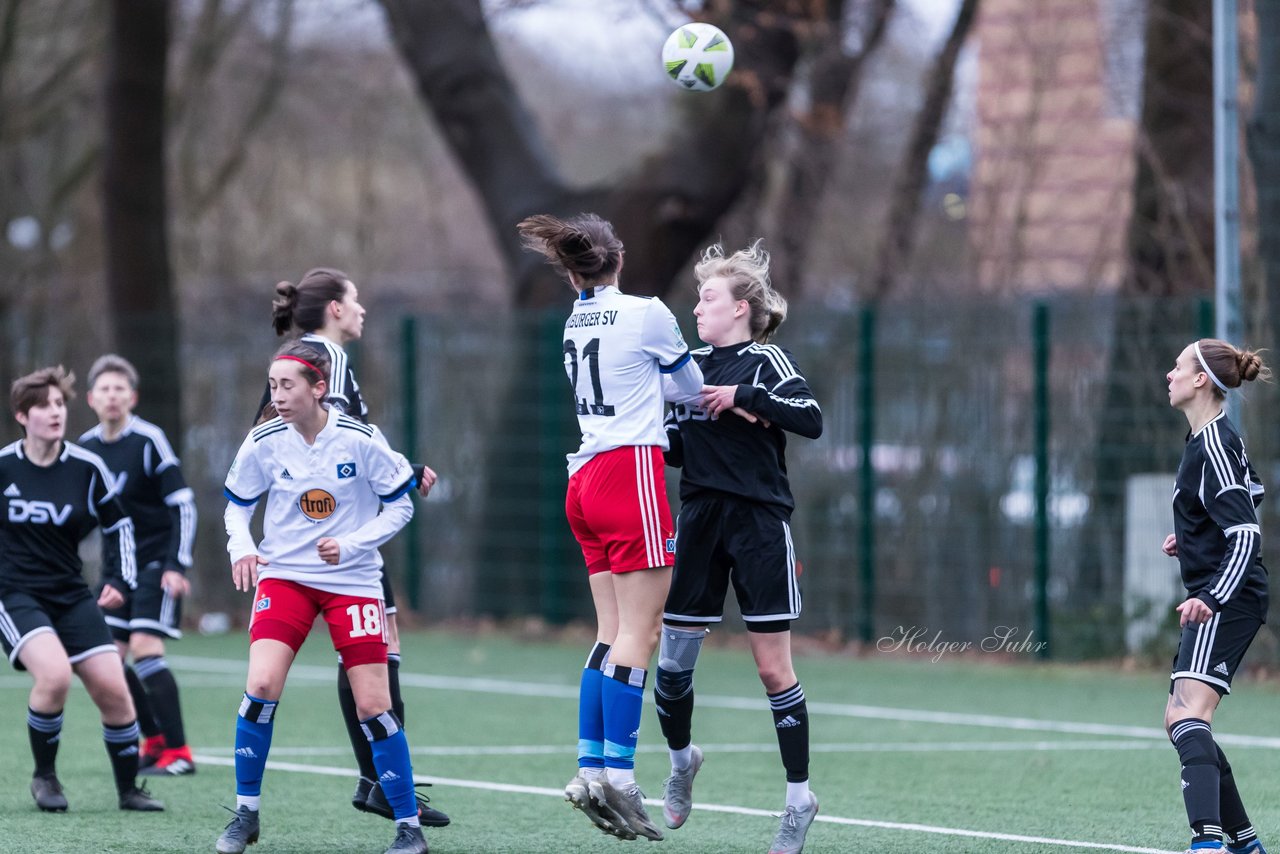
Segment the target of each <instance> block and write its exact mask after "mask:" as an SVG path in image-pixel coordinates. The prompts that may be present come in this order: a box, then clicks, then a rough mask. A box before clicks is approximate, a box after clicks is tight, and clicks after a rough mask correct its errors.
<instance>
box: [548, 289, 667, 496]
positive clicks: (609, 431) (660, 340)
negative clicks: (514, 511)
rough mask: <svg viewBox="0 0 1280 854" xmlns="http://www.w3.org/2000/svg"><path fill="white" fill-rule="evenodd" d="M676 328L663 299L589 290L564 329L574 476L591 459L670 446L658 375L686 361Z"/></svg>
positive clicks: (616, 291) (571, 461)
mask: <svg viewBox="0 0 1280 854" xmlns="http://www.w3.org/2000/svg"><path fill="white" fill-rule="evenodd" d="M689 361H690V360H689V348H688V347H687V346H685V343H684V336H682V335H681V334H680V325H679V324H678V323H676V319H675V316H674V315H673V314H672V313H671V310H670V309H668V308H667V307H666V305H664V304H663V302H662V300H660V299H657V298H654V297H637V296H631V295H629V294H624V293H622V292H621V291H619V290H618V289H617V287H615V286H613V285H609V286H606V287H599V288H587V289H586V290H584V291H582V293H581V294H579V296H578V299H576V300H575V301H574V304H573V313H572V314H570V315H569V319H568V320H567V321H565V324H564V367H565V371H566V372H567V373H568V375H569V383H570V385H572V386H573V399H574V405H575V409H577V412H578V426H579V427H580V428H581V430H582V446H581V447H580V448H579V449H578V450H577V451H576V452H575V453H572V454H569V455H568V459H569V474H573V473H574V472H575V471H577V470H578V469H579V468H581V467H582V466H583V465H585V464H586V463H587V461H588V460H590V459H591V458H592V457H593V456H595V455H596V454H599V453H602V452H604V451H609V450H612V449H614V448H621V447H626V446H629V445H656V446H658V447H660V448H662V449H663V450H666V448H667V436H666V431H665V430H664V429H663V426H662V419H663V414H664V413H663V408H664V406H663V399H662V374H665V373H672V372H675V371H678V370H680V369H682V368H684V367H685V365H686V364H688V363H689Z"/></svg>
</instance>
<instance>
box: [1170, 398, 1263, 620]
mask: <svg viewBox="0 0 1280 854" xmlns="http://www.w3.org/2000/svg"><path fill="white" fill-rule="evenodd" d="M1262 496H1263V487H1262V483H1261V482H1260V481H1259V480H1258V476H1257V474H1256V473H1254V470H1253V466H1251V465H1250V464H1249V458H1248V456H1246V455H1245V450H1244V441H1243V440H1242V439H1241V438H1240V435H1239V434H1238V433H1236V430H1235V427H1234V426H1232V424H1231V422H1230V421H1229V420H1228V419H1227V417H1226V413H1220V414H1219V415H1218V417H1217V418H1214V419H1213V420H1212V421H1210V422H1209V423H1208V424H1206V425H1205V426H1204V427H1202V428H1200V430H1199V432H1196V433H1189V434H1188V435H1187V446H1186V449H1185V450H1183V452H1182V462H1181V463H1180V464H1179V465H1178V479H1177V481H1176V482H1175V487H1174V492H1173V532H1174V536H1176V537H1177V540H1178V564H1179V566H1180V567H1181V569H1182V583H1183V585H1184V586H1186V588H1187V592H1188V593H1189V594H1190V595H1192V596H1195V597H1198V598H1199V599H1202V600H1203V601H1204V602H1205V604H1206V605H1208V606H1209V607H1210V608H1212V609H1213V610H1214V611H1215V612H1217V611H1220V610H1222V606H1223V605H1224V604H1226V603H1227V601H1228V600H1231V599H1235V598H1239V599H1246V598H1252V601H1254V602H1257V601H1259V599H1258V597H1261V601H1265V597H1266V593H1267V570H1266V568H1265V567H1263V565H1262V554H1261V549H1262V538H1261V535H1260V532H1259V528H1258V515H1257V512H1256V507H1257V505H1258V504H1259V503H1260V502H1261V501H1262ZM1251 594H1252V596H1251Z"/></svg>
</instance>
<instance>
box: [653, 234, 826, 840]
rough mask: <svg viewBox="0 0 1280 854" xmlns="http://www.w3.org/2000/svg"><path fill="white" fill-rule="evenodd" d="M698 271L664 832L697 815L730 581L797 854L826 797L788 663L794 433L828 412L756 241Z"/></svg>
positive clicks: (785, 827) (670, 646) (675, 443)
mask: <svg viewBox="0 0 1280 854" xmlns="http://www.w3.org/2000/svg"><path fill="white" fill-rule="evenodd" d="M694 274H695V276H696V277H697V280H698V303H697V306H696V307H695V308H694V312H693V313H694V316H695V317H696V318H697V321H698V337H699V338H701V339H702V340H703V341H705V342H706V343H707V344H710V345H711V346H710V347H704V348H702V349H699V350H695V351H694V352H693V357H694V359H695V360H697V362H698V364H699V366H700V367H701V368H702V374H703V377H704V381H705V382H706V383H707V385H706V386H705V387H704V388H703V390H702V396H701V400H700V402H698V403H696V404H677V405H676V406H675V407H673V409H672V411H671V413H670V414H669V415H668V418H667V433H668V435H669V436H670V438H671V449H670V451H669V452H668V453H667V462H668V463H670V464H671V465H675V466H683V472H682V474H681V477H680V502H681V506H680V516H679V519H678V520H677V525H676V530H677V536H676V564H675V572H674V575H673V577H672V580H671V593H670V595H669V596H668V597H667V603H666V607H665V610H664V613H663V625H662V644H661V650H660V652H659V653H658V678H657V679H656V680H655V685H654V701H655V703H656V705H657V709H658V720H659V722H660V724H661V726H662V732H663V735H665V736H666V739H667V747H668V750H669V751H670V754H671V776H670V777H669V778H668V779H667V781H666V783H665V784H664V792H663V816H664V818H665V819H666V824H667V827H670V828H678V827H680V826H681V825H683V824H684V822H685V820H686V819H687V818H688V817H689V811H690V809H691V807H692V803H693V778H694V776H695V775H696V774H697V773H698V769H699V768H701V767H702V758H703V757H702V751H701V750H700V749H699V748H698V747H697V746H696V745H694V744H693V743H692V719H693V670H694V666H695V664H696V663H697V660H698V653H699V651H700V650H701V649H702V641H703V638H704V637H705V635H706V633H707V632H708V631H709V627H710V626H711V625H713V624H715V623H718V622H720V620H721V619H722V617H723V615H724V600H725V595H726V594H727V592H728V587H729V583H730V582H732V583H733V590H734V593H735V595H736V596H737V600H738V606H739V609H740V610H741V612H742V617H743V620H744V621H745V622H746V625H747V637H748V638H749V639H750V642H751V652H752V655H753V656H754V657H755V660H756V669H757V671H758V672H759V675H760V681H761V682H762V683H763V684H764V690H765V693H766V694H767V695H768V699H769V706H770V708H771V709H772V711H773V723H774V728H775V731H776V733H777V737H778V747H779V750H780V751H781V754H782V764H783V768H784V769H785V771H786V777H787V792H786V809H785V811H784V812H783V814H782V822H781V824H780V826H779V828H778V832H777V834H776V836H775V837H774V840H773V844H772V846H771V847H770V849H769V850H770V852H771V854H798V852H800V851H801V850H802V849H803V848H804V841H805V836H806V834H807V833H808V829H809V825H810V824H812V823H813V819H814V817H815V816H816V815H817V812H818V799H817V797H816V796H815V795H814V794H813V793H812V792H811V791H809V714H808V710H807V707H806V704H805V696H804V689H803V688H802V687H801V686H800V681H799V680H798V679H797V678H796V673H795V670H794V668H793V666H792V661H791V622H792V621H793V620H795V619H798V618H799V616H800V586H799V582H798V579H797V578H796V556H795V547H794V545H793V543H792V540H791V526H790V521H791V513H792V511H793V510H794V509H795V501H794V499H793V498H792V496H791V487H790V484H789V482H788V480H787V463H786V447H787V439H786V433H787V432H791V433H795V434H797V435H799V436H804V437H805V438H808V439H816V438H818V437H819V436H820V435H822V410H821V409H819V407H818V402H817V401H816V400H814V397H813V393H812V392H811V391H810V390H809V386H808V384H807V383H806V382H805V379H804V376H803V375H802V374H801V373H800V369H799V368H798V367H796V363H795V359H793V358H792V356H791V354H790V353H789V352H788V351H787V350H785V349H783V348H782V347H779V346H777V345H774V344H770V343H769V341H770V339H771V338H772V337H773V334H774V333H775V332H776V331H777V329H778V326H779V325H780V324H781V323H782V321H783V320H784V319H785V318H786V316H787V303H786V300H784V299H783V298H782V297H781V296H779V295H778V293H777V292H776V291H774V289H773V288H772V287H771V285H770V283H769V255H768V253H767V252H765V251H764V249H763V248H762V247H761V245H760V241H756V242H755V243H753V244H752V245H751V246H750V248H748V249H744V250H741V251H738V252H734V253H733V254H732V255H729V256H727V257H726V255H725V253H724V250H723V249H722V248H721V247H720V246H719V245H716V246H712V247H711V248H709V249H708V250H707V251H706V252H704V253H703V256H702V260H701V262H700V263H699V264H698V265H697V266H696V267H695V268H694ZM728 413H733V414H728ZM744 415H745V416H747V417H739V416H744Z"/></svg>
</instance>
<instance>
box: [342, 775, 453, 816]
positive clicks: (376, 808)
mask: <svg viewBox="0 0 1280 854" xmlns="http://www.w3.org/2000/svg"><path fill="white" fill-rule="evenodd" d="M360 781H361V782H362V783H363V782H364V778H363V777H361V778H360ZM430 785H431V784H430V783H417V784H416V785H415V787H414V792H413V796H414V797H415V798H417V800H418V822H419V823H420V824H422V825H423V826H424V827H447V826H448V824H449V816H447V815H445V814H444V813H442V812H440V810H438V809H436V808H435V807H433V806H431V805H430V804H429V803H427V802H428V801H430V800H431V799H430V798H428V797H427V796H426V795H424V794H422V793H421V792H419V791H417V786H430ZM356 791H357V792H358V791H359V789H357V790H356ZM364 811H365V812H371V813H373V814H374V815H380V816H382V817H383V818H389V819H393V820H394V819H395V817H396V814H395V811H394V810H392V809H391V804H389V803H388V802H387V796H386V795H385V794H383V792H382V786H380V785H379V784H377V783H374V784H373V785H372V786H371V787H370V789H369V794H368V796H367V797H366V798H365V800H364Z"/></svg>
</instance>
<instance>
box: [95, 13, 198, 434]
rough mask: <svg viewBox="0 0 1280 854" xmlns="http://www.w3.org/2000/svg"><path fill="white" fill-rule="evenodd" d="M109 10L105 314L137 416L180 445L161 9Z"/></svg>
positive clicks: (165, 21) (165, 24)
mask: <svg viewBox="0 0 1280 854" xmlns="http://www.w3.org/2000/svg"><path fill="white" fill-rule="evenodd" d="M110 8H111V11H110V37H109V48H108V61H107V78H106V97H105V111H106V123H107V128H106V139H105V147H104V151H103V164H102V170H103V193H102V204H103V223H104V231H105V244H106V245H105V247H104V249H105V257H106V280H107V281H106V285H107V289H106V290H107V306H108V310H109V312H110V320H111V325H112V332H113V335H114V338H115V342H116V347H117V349H118V352H119V353H120V354H121V355H122V356H124V357H125V358H127V359H129V360H130V361H131V362H133V363H134V365H135V366H136V367H137V369H138V372H139V374H140V375H141V377H142V388H141V389H140V396H141V399H142V402H141V404H140V406H141V408H142V410H143V411H144V412H146V414H147V418H148V419H149V420H151V421H154V422H156V423H157V424H158V425H160V427H162V428H163V429H164V431H165V432H166V433H167V434H168V436H169V438H170V440H171V441H172V442H173V443H174V445H175V446H180V445H181V442H182V430H181V426H182V406H181V403H182V395H181V388H182V385H181V382H180V371H179V359H178V315H177V311H176V308H175V301H174V294H173V275H172V271H171V269H170V266H169V250H168V236H167V231H166V230H167V219H166V216H167V215H166V210H165V170H164V163H165V157H164V154H165V152H164V115H165V114H164V110H165V106H164V100H165V65H166V58H167V53H168V47H169V11H170V10H169V3H168V0H112V2H111V7H110Z"/></svg>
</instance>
